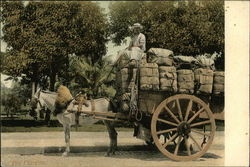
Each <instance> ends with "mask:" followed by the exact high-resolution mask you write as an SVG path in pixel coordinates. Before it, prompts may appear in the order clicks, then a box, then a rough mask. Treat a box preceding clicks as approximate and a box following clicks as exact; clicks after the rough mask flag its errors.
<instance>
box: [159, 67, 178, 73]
mask: <svg viewBox="0 0 250 167" xmlns="http://www.w3.org/2000/svg"><path fill="white" fill-rule="evenodd" d="M159 72H160V73H176V68H175V67H174V66H159Z"/></svg>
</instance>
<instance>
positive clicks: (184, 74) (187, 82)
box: [177, 69, 194, 94]
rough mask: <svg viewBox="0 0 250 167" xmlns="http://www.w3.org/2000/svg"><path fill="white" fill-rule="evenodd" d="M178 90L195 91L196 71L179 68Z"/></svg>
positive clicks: (181, 91) (184, 91)
mask: <svg viewBox="0 0 250 167" xmlns="http://www.w3.org/2000/svg"><path fill="white" fill-rule="evenodd" d="M177 74H178V77H177V81H178V92H180V93H188V94H189V93H191V94H192V93H194V73H193V71H192V70H188V69H186V70H177Z"/></svg>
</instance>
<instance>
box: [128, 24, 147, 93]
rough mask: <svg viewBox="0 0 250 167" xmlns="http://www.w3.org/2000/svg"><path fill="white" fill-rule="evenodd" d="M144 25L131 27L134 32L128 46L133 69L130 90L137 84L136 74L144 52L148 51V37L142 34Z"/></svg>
mask: <svg viewBox="0 0 250 167" xmlns="http://www.w3.org/2000/svg"><path fill="white" fill-rule="evenodd" d="M142 28H143V27H142V25H141V24H139V23H135V24H134V25H133V26H131V27H130V30H131V31H132V36H131V41H130V44H129V46H128V48H127V49H128V55H129V57H130V63H129V65H130V69H133V71H132V72H131V74H132V75H131V76H130V80H129V81H130V85H129V88H130V89H132V87H133V86H134V84H135V83H136V73H137V67H138V65H139V62H140V60H141V58H142V54H143V52H144V51H145V50H146V37H145V35H144V34H142V33H141V31H142Z"/></svg>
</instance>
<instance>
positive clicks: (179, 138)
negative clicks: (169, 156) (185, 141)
mask: <svg viewBox="0 0 250 167" xmlns="http://www.w3.org/2000/svg"><path fill="white" fill-rule="evenodd" d="M180 143H181V136H179V137H178V141H177V145H176V147H175V150H174V155H177V154H178V150H179V146H180Z"/></svg>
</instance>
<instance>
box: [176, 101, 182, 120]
mask: <svg viewBox="0 0 250 167" xmlns="http://www.w3.org/2000/svg"><path fill="white" fill-rule="evenodd" d="M176 104H177V108H178V114H179V116H180V119H181V121H183V116H182V113H181V106H180V102H179V99H176Z"/></svg>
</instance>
